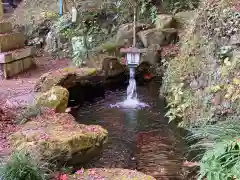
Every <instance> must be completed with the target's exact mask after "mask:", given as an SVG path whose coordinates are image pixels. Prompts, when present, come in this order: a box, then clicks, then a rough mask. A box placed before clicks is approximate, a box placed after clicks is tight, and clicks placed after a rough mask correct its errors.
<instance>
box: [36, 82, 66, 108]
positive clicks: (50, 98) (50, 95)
mask: <svg viewBox="0 0 240 180" xmlns="http://www.w3.org/2000/svg"><path fill="white" fill-rule="evenodd" d="M68 98H69V92H68V90H67V89H65V88H63V87H61V86H54V87H53V88H52V89H50V90H49V91H47V92H46V93H43V94H40V95H39V97H38V98H37V99H36V103H35V104H36V106H37V107H49V108H53V109H55V110H56V112H65V110H66V108H67V105H68Z"/></svg>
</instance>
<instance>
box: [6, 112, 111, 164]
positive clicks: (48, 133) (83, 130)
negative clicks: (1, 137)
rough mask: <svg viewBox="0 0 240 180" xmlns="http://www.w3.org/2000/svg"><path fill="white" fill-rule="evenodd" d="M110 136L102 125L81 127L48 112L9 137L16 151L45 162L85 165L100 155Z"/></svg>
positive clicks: (69, 116)
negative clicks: (24, 152)
mask: <svg viewBox="0 0 240 180" xmlns="http://www.w3.org/2000/svg"><path fill="white" fill-rule="evenodd" d="M107 136H108V132H107V131H106V130H105V129H103V128H102V127H101V126H98V125H83V124H78V123H77V122H76V121H75V120H74V118H73V116H71V115H70V114H67V113H54V112H53V111H52V110H45V111H43V112H42V115H40V116H37V117H36V118H34V119H32V120H31V121H29V122H27V123H25V124H24V125H22V126H21V127H20V128H19V130H18V131H17V132H15V133H13V134H12V135H11V136H10V137H9V142H10V145H11V148H12V149H13V150H17V151H21V150H25V151H27V152H28V153H30V154H32V155H34V157H36V158H37V159H38V160H40V161H43V162H46V161H47V162H49V161H50V162H57V163H59V165H62V164H69V165H74V164H81V163H85V162H87V161H89V160H90V159H92V158H93V157H94V156H95V155H98V154H99V153H100V151H101V149H102V147H103V145H104V144H105V143H106V141H107Z"/></svg>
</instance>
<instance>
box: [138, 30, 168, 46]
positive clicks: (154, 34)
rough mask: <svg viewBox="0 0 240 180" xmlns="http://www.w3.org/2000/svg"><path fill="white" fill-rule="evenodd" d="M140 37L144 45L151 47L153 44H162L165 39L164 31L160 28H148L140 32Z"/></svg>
mask: <svg viewBox="0 0 240 180" xmlns="http://www.w3.org/2000/svg"><path fill="white" fill-rule="evenodd" d="M138 36H139V38H140V39H141V41H142V42H143V44H144V47H149V46H150V45H153V44H158V45H162V44H164V41H165V35H164V33H163V32H162V31H161V30H159V29H156V28H155V29H148V30H145V31H140V32H139V33H138Z"/></svg>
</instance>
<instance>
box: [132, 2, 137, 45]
mask: <svg viewBox="0 0 240 180" xmlns="http://www.w3.org/2000/svg"><path fill="white" fill-rule="evenodd" d="M133 6H134V7H133V9H134V10H133V48H135V47H136V8H137V6H136V1H134V5H133Z"/></svg>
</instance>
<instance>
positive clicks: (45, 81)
mask: <svg viewBox="0 0 240 180" xmlns="http://www.w3.org/2000/svg"><path fill="white" fill-rule="evenodd" d="M96 73H97V71H96V69H95V68H75V67H66V68H63V69H58V70H56V71H53V72H49V73H45V74H43V75H42V76H41V77H40V78H39V80H38V81H37V83H36V85H35V88H34V90H35V92H46V91H48V90H50V89H51V88H52V87H53V86H62V87H64V88H67V89H69V88H71V87H73V86H74V85H75V84H76V83H79V82H81V81H85V80H86V79H88V78H89V77H91V76H93V75H95V74H96Z"/></svg>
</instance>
